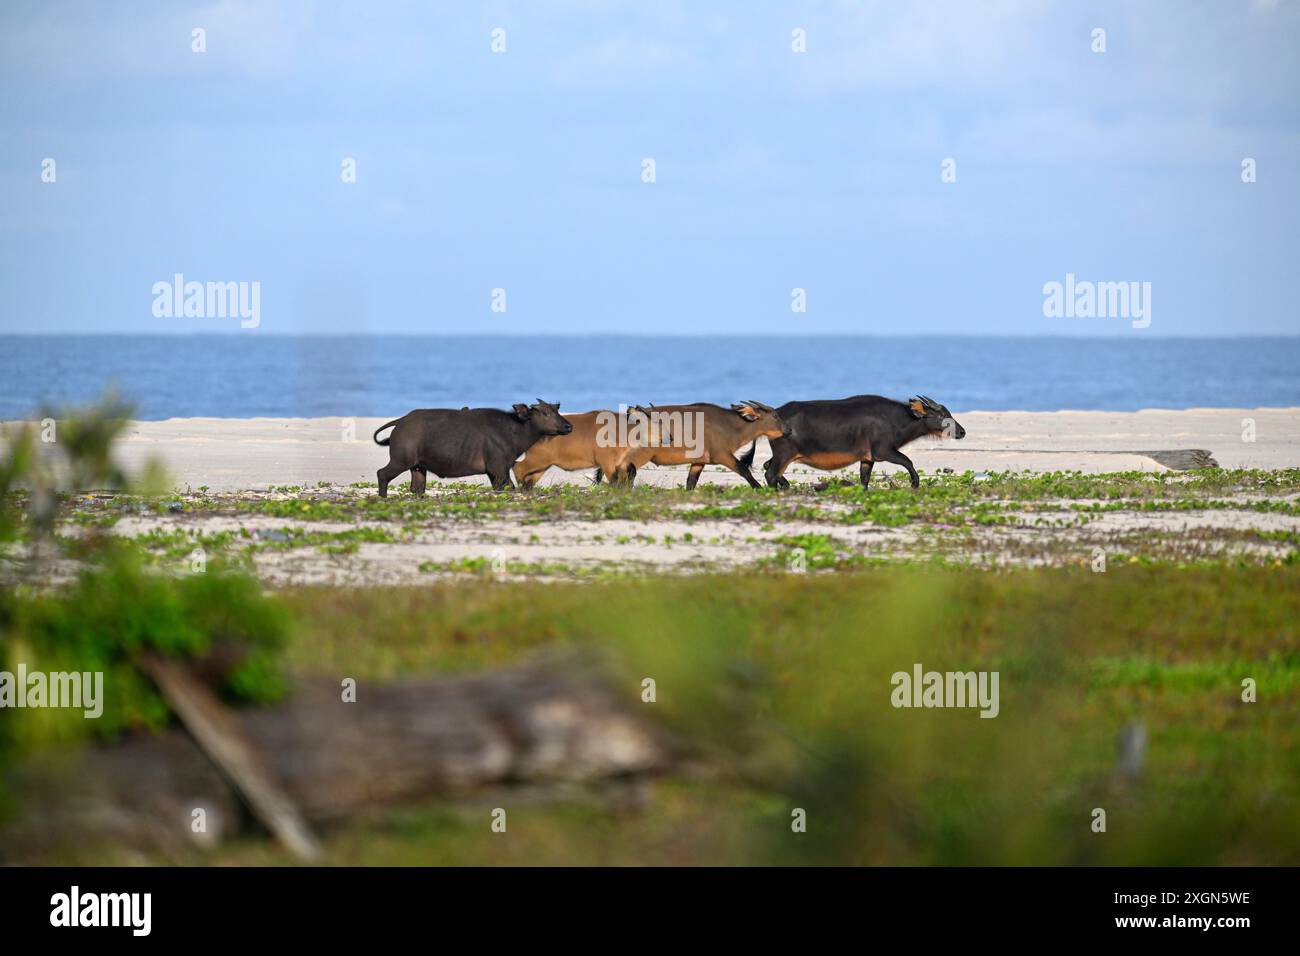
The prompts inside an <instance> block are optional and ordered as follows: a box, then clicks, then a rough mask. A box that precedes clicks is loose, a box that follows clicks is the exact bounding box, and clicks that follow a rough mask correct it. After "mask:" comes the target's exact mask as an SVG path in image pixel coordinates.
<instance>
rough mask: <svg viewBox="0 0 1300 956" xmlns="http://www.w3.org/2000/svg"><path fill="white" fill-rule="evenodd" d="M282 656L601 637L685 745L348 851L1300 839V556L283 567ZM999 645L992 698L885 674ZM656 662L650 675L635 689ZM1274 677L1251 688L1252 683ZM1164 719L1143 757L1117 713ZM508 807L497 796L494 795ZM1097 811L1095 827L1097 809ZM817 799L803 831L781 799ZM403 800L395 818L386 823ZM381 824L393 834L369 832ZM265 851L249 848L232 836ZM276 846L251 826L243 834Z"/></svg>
mask: <svg viewBox="0 0 1300 956" xmlns="http://www.w3.org/2000/svg"><path fill="white" fill-rule="evenodd" d="M279 596H280V598H281V600H283V601H284V602H285V603H286V604H287V605H288V606H289V607H290V608H291V609H292V610H293V611H294V613H295V617H296V618H297V619H298V622H299V623H298V628H297V631H296V634H297V637H296V638H295V640H294V641H293V642H292V644H291V646H290V648H289V651H288V657H289V660H290V661H291V662H293V663H294V664H296V665H297V666H298V667H300V668H303V669H313V670H316V669H324V670H333V669H336V668H344V669H346V672H347V673H349V674H352V675H355V676H357V677H358V678H359V679H364V678H371V679H377V678H381V677H382V678H393V677H399V676H405V675H410V674H414V673H422V672H426V673H427V672H429V671H431V670H465V669H476V668H481V667H491V666H500V665H504V664H507V663H511V662H515V661H519V660H523V659H526V658H528V657H531V656H533V655H536V654H537V653H539V652H545V651H546V650H547V649H559V648H566V649H569V650H572V649H575V648H582V649H587V650H590V651H594V652H597V653H598V654H600V655H601V656H603V658H604V659H605V661H606V663H607V667H608V669H609V673H610V674H611V676H612V678H613V679H614V680H615V681H616V682H617V683H618V685H619V686H621V687H622V688H623V690H624V692H625V693H626V695H627V699H628V701H629V704H630V706H632V707H634V708H642V709H643V711H644V713H645V714H646V715H647V716H649V717H651V718H653V719H655V720H657V721H659V722H660V723H662V724H663V725H664V726H665V727H667V728H669V729H670V730H671V731H672V733H673V734H674V735H675V737H676V739H677V740H678V741H679V742H680V743H681V745H682V746H683V747H684V748H685V750H686V752H687V753H688V754H689V755H690V756H691V757H692V758H693V759H692V762H691V763H692V766H694V767H696V768H703V769H697V770H696V771H694V772H692V773H689V774H687V775H686V776H685V777H682V778H679V779H677V780H675V781H673V782H669V783H664V784H656V785H655V788H654V789H653V791H652V795H651V797H650V803H649V805H648V806H647V807H646V808H645V809H644V810H642V811H640V812H628V811H626V810H623V809H611V808H609V807H605V806H602V805H600V804H599V803H597V804H594V805H593V804H574V803H559V804H556V805H554V806H548V807H545V808H543V807H534V808H530V809H529V810H528V811H527V814H528V819H529V821H530V822H529V823H528V825H527V826H523V825H519V823H518V820H517V817H516V816H515V815H514V814H512V818H511V819H512V823H511V833H512V834H514V837H513V838H512V840H511V841H509V842H510V843H511V846H510V847H504V846H502V845H501V844H500V843H497V844H494V843H493V842H492V840H491V838H490V834H488V835H486V836H480V833H479V831H480V830H482V831H483V833H484V834H487V828H486V827H483V826H481V821H480V819H479V817H478V816H475V815H474V814H473V813H470V814H469V816H468V817H466V816H465V815H464V814H462V813H461V812H460V811H459V810H457V809H456V808H455V807H448V806H445V805H440V804H438V805H432V806H431V807H430V808H428V810H427V811H426V815H424V816H419V815H413V814H412V812H403V813H402V814H398V815H397V817H395V819H400V820H401V821H402V822H401V824H400V828H401V832H402V833H404V834H408V835H409V834H414V836H411V839H412V840H414V841H415V842H414V844H412V845H404V844H403V842H402V840H401V839H399V838H398V837H397V836H396V835H394V834H392V833H389V832H388V831H387V830H385V828H384V825H373V826H372V825H367V826H366V827H365V828H364V829H363V830H362V831H361V832H356V833H349V834H346V835H341V836H340V837H339V843H338V846H337V849H336V851H335V852H336V853H337V855H336V856H334V857H333V859H334V860H335V862H369V863H383V862H412V861H414V860H416V859H417V858H421V859H423V860H424V861H425V862H453V863H491V862H518V863H545V862H559V863H589V862H603V863H636V862H661V863H713V864H716V863H742V864H743V863H771V862H780V863H810V864H811V863H839V864H907V865H913V864H915V865H920V864H945V865H974V864H1050V865H1067V864H1113V865H1129V864H1163V865H1190V864H1206V865H1210V864H1246V863H1263V864H1290V865H1294V864H1296V863H1300V812H1298V811H1300V570H1297V569H1296V568H1295V567H1293V566H1286V567H1282V568H1278V569H1269V570H1265V571H1260V570H1258V569H1237V568H1214V569H1187V570H1182V571H1177V572H1170V571H1168V570H1167V569H1155V568H1147V567H1141V566H1132V567H1124V568H1117V569H1114V570H1111V571H1108V572H1107V573H1104V574H1093V573H1091V572H1088V571H1080V570H1060V569H1035V570H1023V571H1014V572H983V571H979V572H977V571H970V570H961V571H955V570H945V569H926V570H918V569H915V568H894V569H879V570H870V571H862V572H847V573H843V574H837V575H796V574H754V573H741V574H727V575H712V576H700V577H691V578H682V577H672V578H667V577H664V578H653V579H640V580H619V581H610V582H606V583H588V584H567V583H548V582H532V583H514V584H509V585H505V584H496V585H494V584H490V583H475V584H465V583H461V584H450V583H449V584H439V585H433V586H430V587H427V588H420V589H414V588H411V589H405V588H402V589H398V588H394V589H368V590H364V591H362V590H357V591H346V590H331V589H304V590H293V591H286V592H282V593H281V594H280V595H279ZM916 663H920V664H922V665H923V666H924V668H925V669H926V670H938V671H950V670H951V671H969V670H996V671H998V672H999V674H1000V698H1001V701H1000V703H1001V713H1000V714H999V716H998V717H996V718H994V719H982V718H980V717H979V716H978V714H977V712H976V711H975V710H973V709H964V710H959V709H932V710H925V709H896V708H894V707H893V706H892V703H891V700H890V694H891V690H892V685H891V681H890V678H891V675H892V674H893V673H895V672H897V671H910V670H911V669H912V667H913V665H914V664H916ZM644 677H653V678H654V679H655V681H656V684H657V701H656V702H655V703H653V704H642V703H641V702H640V682H641V680H642V679H643V678H644ZM1247 677H1250V678H1253V679H1254V680H1255V681H1256V682H1257V685H1258V695H1259V699H1258V701H1257V702H1256V703H1244V702H1243V701H1242V699H1241V693H1242V687H1241V681H1242V680H1243V679H1244V678H1247ZM1137 724H1140V725H1141V726H1142V727H1143V728H1144V729H1145V731H1146V734H1147V738H1148V743H1147V747H1146V752H1145V758H1144V760H1143V761H1142V762H1143V769H1142V772H1141V774H1140V775H1138V777H1137V778H1136V779H1129V778H1128V777H1127V776H1126V775H1125V774H1124V773H1122V772H1121V770H1120V759H1119V756H1120V748H1119V743H1118V741H1119V738H1120V736H1121V734H1122V733H1123V731H1124V730H1125V728H1127V727H1130V726H1133V725H1137ZM489 799H493V800H496V801H497V803H492V804H490V806H495V805H499V804H500V801H501V800H502V799H505V798H503V797H501V796H500V795H496V796H494V797H492V798H489ZM1097 807H1101V808H1103V809H1105V810H1106V811H1107V818H1108V830H1107V832H1106V833H1094V832H1092V830H1091V823H1092V816H1091V814H1092V811H1093V809H1094V808H1097ZM795 808H803V809H804V810H805V811H806V813H807V820H808V826H807V832H806V833H802V834H797V833H794V832H792V830H791V812H792V810H793V809H795ZM395 825H396V824H395ZM381 847H382V848H383V849H380V848H381ZM248 852H254V851H250V850H244V851H234V852H233V855H232V857H231V858H232V859H239V860H243V859H246V857H245V856H244V855H243V854H244V853H248ZM255 852H256V854H259V855H258V857H257V858H259V859H261V858H262V857H261V856H260V854H261V852H262V851H260V850H259V851H255Z"/></svg>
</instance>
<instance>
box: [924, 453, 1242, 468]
mask: <svg viewBox="0 0 1300 956" xmlns="http://www.w3.org/2000/svg"><path fill="white" fill-rule="evenodd" d="M1001 451H1015V452H1022V453H1025V454H1031V455H1141V456H1142V457H1144V458H1150V459H1152V460H1153V461H1155V462H1156V464H1159V465H1164V466H1165V467H1166V468H1171V469H1173V470H1174V471H1191V470H1192V469H1195V468H1218V467H1219V463H1218V462H1217V461H1215V460H1214V455H1212V454H1211V453H1210V452H1208V451H1206V450H1205V449H1204V448H1169V449H1165V450H1163V451H1160V450H1158V451H1139V450H1134V449H1131V448H1106V449H1102V448H1088V449H1073V448H948V447H945V448H944V452H945V453H955V454H968V455H971V454H988V453H996V452H1001Z"/></svg>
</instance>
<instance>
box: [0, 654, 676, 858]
mask: <svg viewBox="0 0 1300 956" xmlns="http://www.w3.org/2000/svg"><path fill="white" fill-rule="evenodd" d="M355 696H356V699H355V702H346V701H344V699H343V697H344V695H343V694H342V692H341V690H340V686H339V684H338V683H336V682H334V681H330V680H312V681H304V682H302V683H301V684H300V686H299V687H298V688H297V689H296V691H295V693H294V694H293V695H292V697H291V698H290V699H289V700H288V701H286V702H284V703H283V704H280V705H277V706H274V707H265V708H256V709H248V710H240V711H236V712H234V713H235V715H236V716H235V719H236V720H237V721H238V724H239V728H238V729H239V732H240V733H241V734H242V735H243V736H245V737H246V738H247V740H248V742H249V743H250V744H251V745H252V746H253V747H254V748H255V749H256V751H257V752H259V754H260V759H263V760H264V761H265V763H266V766H267V769H268V770H269V771H270V772H271V773H272V774H273V776H274V779H275V780H276V781H277V782H278V784H279V785H281V786H282V787H283V791H284V794H285V796H286V797H287V798H288V799H289V800H290V801H292V805H293V806H295V807H296V808H297V810H298V811H300V812H301V814H302V816H303V817H304V818H305V819H306V820H307V821H310V822H312V823H321V822H328V821H332V820H338V819H340V818H344V817H347V816H349V815H352V814H356V813H361V812H364V811H369V810H374V809H378V808H381V807H383V806H386V805H392V804H396V803H400V802H403V801H410V800H413V799H417V798H421V797H428V796H432V795H439V794H454V793H457V792H464V791H467V790H471V789H473V788H479V787H488V786H497V785H503V784H512V783H530V784H538V783H542V784H544V783H551V782H594V781H599V780H602V779H608V778H626V777H629V776H633V775H640V774H652V773H658V772H663V771H665V770H667V769H669V767H670V766H671V764H672V762H673V756H672V753H671V750H670V748H669V746H668V745H667V744H666V742H665V740H664V739H663V738H662V737H661V736H660V735H659V733H658V732H657V731H656V730H654V729H653V728H652V727H651V725H650V724H649V722H648V721H647V720H646V719H645V718H644V717H643V716H641V715H639V714H637V712H636V708H639V707H645V706H647V705H645V704H642V703H640V701H639V698H638V697H637V696H636V695H635V694H631V693H629V694H628V695H627V697H626V698H625V697H624V696H623V695H621V694H615V692H613V691H612V690H611V689H610V688H609V686H608V685H607V684H605V683H603V682H601V681H600V680H599V679H598V678H597V677H596V676H595V675H594V673H593V672H590V671H580V670H575V669H569V668H566V669H565V671H564V672H561V671H560V670H559V669H557V668H555V667H554V666H551V667H545V668H541V667H531V668H524V669H515V670H509V671H496V672H492V673H489V674H485V675H476V676H467V677H445V678H437V679H430V680H421V681H412V682H405V683H395V684H379V683H375V684H368V683H366V682H364V681H362V682H360V683H359V685H358V686H357V689H356V695H355ZM5 782H6V784H7V785H8V786H10V787H12V788H13V789H14V790H15V791H16V793H17V796H18V807H17V814H16V818H15V819H13V820H12V821H11V822H10V823H9V824H8V825H7V826H6V828H5V830H3V831H0V859H4V860H7V859H9V858H19V857H21V856H22V855H23V854H24V853H25V852H30V851H32V850H33V849H34V848H39V847H43V846H44V847H49V846H51V845H52V844H55V843H58V842H60V841H70V842H72V843H74V844H85V843H88V842H90V841H111V842H113V843H116V844H119V845H124V846H129V847H140V848H146V847H148V848H155V849H164V850H166V849H177V848H180V847H183V846H185V845H186V844H187V843H194V842H197V843H199V844H211V843H214V842H216V841H218V840H219V839H220V838H221V837H222V836H223V835H225V834H228V833H230V832H233V831H234V830H236V829H238V828H239V827H240V826H241V821H242V818H243V817H244V816H245V814H244V811H243V804H242V801H241V800H240V799H239V797H238V796H237V794H236V791H235V789H234V788H232V786H231V784H230V782H229V781H228V779H227V777H226V776H225V775H223V773H221V772H220V771H218V770H217V769H216V767H215V766H214V764H213V762H212V761H211V760H209V759H208V757H207V756H205V755H204V753H203V752H202V750H201V749H200V748H199V747H198V746H196V744H195V742H194V740H193V739H192V738H191V737H190V736H189V735H188V734H187V733H186V732H185V731H184V730H182V729H180V728H172V729H169V730H167V731H165V732H163V733H160V734H134V735H131V736H129V737H127V738H126V739H123V740H121V741H119V742H117V743H115V744H113V745H111V746H98V747H87V748H85V749H83V750H81V751H79V752H77V753H75V754H62V755H59V756H57V757H46V758H44V759H41V760H39V761H29V762H27V763H25V764H23V765H21V766H19V767H16V768H14V769H12V770H10V771H8V772H7V773H6V775H5ZM196 811H202V813H201V817H202V819H203V820H204V828H203V829H202V830H197V831H196V827H195V820H196V819H198V818H199V816H200V815H199V814H196Z"/></svg>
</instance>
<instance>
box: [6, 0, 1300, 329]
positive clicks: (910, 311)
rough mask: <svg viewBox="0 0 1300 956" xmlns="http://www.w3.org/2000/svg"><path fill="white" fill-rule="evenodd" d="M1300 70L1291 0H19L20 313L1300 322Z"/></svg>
mask: <svg viewBox="0 0 1300 956" xmlns="http://www.w3.org/2000/svg"><path fill="white" fill-rule="evenodd" d="M195 27H202V28H203V29H204V30H206V43H207V52H206V53H202V54H197V53H194V52H192V51H191V42H192V41H191V31H192V30H193V29H194V28H195ZM497 27H500V28H503V29H504V30H505V31H506V33H505V38H506V52H504V53H500V54H495V53H493V52H492V50H491V47H490V45H491V40H492V38H491V31H492V30H493V29H494V28H497ZM796 27H798V28H802V29H804V30H806V32H807V52H806V53H802V54H799V53H794V52H792V50H791V31H792V30H793V29H794V28H796ZM1096 27H1101V28H1104V29H1105V31H1106V52H1105V53H1094V52H1093V51H1092V49H1091V46H1092V42H1093V41H1092V38H1091V34H1092V31H1093V29H1094V28H1096ZM1297 91H1300V10H1298V9H1297V4H1296V3H1294V2H1288V0H1277V2H1249V0H1221V2H1219V0H1216V2H1140V3H1136V2H1119V3H1079V2H1074V3H1070V2H1059V3H1054V2H1021V3H998V2H989V3H973V2H953V3H943V2H924V3H922V2H917V3H907V2H902V0H885V2H880V3H847V2H844V3H836V2H826V3H792V2H786V3H776V2H771V3H765V2H744V3H742V2H734V3H726V2H717V3H686V2H672V0H654V2H635V3H620V2H608V3H598V2H576V0H574V2H563V0H555V2H548V3H542V2H531V3H524V2H518V3H494V2H484V3H450V2H449V3H436V2H433V3H431V2H424V3H418V4H395V3H394V4H389V3H373V4H370V3H342V2H337V3H325V2H322V3H307V2H286V3H274V2H268V3H257V2H219V3H201V4H187V3H183V2H168V3H130V4H102V3H86V4H72V3H60V2H57V0H56V2H39V3H24V2H14V0H6V2H5V3H4V4H3V6H0V96H2V99H0V146H2V147H3V148H2V149H0V256H2V258H3V263H4V265H3V269H2V270H0V291H2V292H3V298H2V299H0V302H3V309H2V311H0V332H59V331H71V332H105V333H121V332H137V333H139V332H167V333H173V332H216V331H223V332H229V333H230V334H242V335H267V334H286V333H371V332H403V333H411V332H428V333H444V334H445V333H455V332H473V333H493V332H501V333H622V332H635V333H654V332H659V331H661V332H665V333H692V332H712V333H726V334H735V335H744V334H752V333H795V334H805V333H819V332H820V333H863V334H886V333H888V334H899V333H912V334H933V335H969V334H977V335H1025V334H1027V335H1036V334H1065V335H1132V336H1138V335H1141V336H1153V335H1159V336H1165V335H1237V334H1295V333H1296V332H1297V331H1300V321H1298V320H1300V307H1298V306H1297V296H1296V293H1295V285H1294V284H1295V281H1296V280H1295V278H1294V277H1295V274H1296V272H1297V263H1298V262H1300V255H1297V253H1298V252H1300V249H1298V247H1297V244H1298V241H1300V240H1298V239H1297V236H1298V235H1300V223H1298V222H1297V216H1298V214H1300V183H1298V182H1297V178H1298V176H1300V105H1298V103H1297ZM47 157H49V158H53V159H55V161H56V163H57V167H56V169H57V181H56V182H54V183H52V184H51V183H43V182H42V181H41V170H42V165H41V164H42V160H43V159H45V158H47ZM345 157H352V158H354V159H355V160H356V163H357V181H356V182H355V183H344V182H343V181H342V180H341V177H340V171H341V163H342V161H343V159H344V158H345ZM646 157H650V158H653V159H654V160H655V163H656V175H657V181H656V182H654V183H644V182H642V181H641V161H642V159H643V158H646ZM949 157H951V158H953V159H955V160H956V172H957V179H956V182H952V183H945V182H942V181H941V178H940V171H941V162H942V161H943V160H944V159H945V158H949ZM1244 157H1251V158H1253V159H1255V160H1256V162H1257V170H1258V173H1257V175H1258V181H1257V182H1255V183H1252V184H1244V183H1243V182H1242V181H1241V162H1242V159H1243V158H1244ZM177 272H181V273H183V274H184V275H185V277H186V278H187V279H190V280H198V281H222V282H226V281H249V282H252V281H256V282H259V283H260V284H261V324H260V326H259V327H258V328H257V329H256V330H241V329H240V328H239V323H238V322H237V321H234V320H227V319H193V318H192V319H171V318H157V317H155V316H154V315H153V314H152V311H151V305H152V303H153V296H152V293H151V287H152V285H153V283H155V282H158V281H170V279H171V277H172V276H173V274H174V273H177ZM1066 273H1074V274H1075V275H1076V276H1078V277H1079V278H1080V279H1090V280H1095V281H1146V282H1151V283H1152V303H1151V313H1152V322H1151V325H1150V327H1149V328H1146V329H1131V328H1130V327H1129V324H1128V323H1127V322H1126V321H1123V320H1116V319H1109V320H1108V319H1092V320H1088V319H1060V318H1057V319H1049V318H1046V317H1044V315H1043V308H1042V305H1043V293H1042V287H1043V285H1044V283H1047V282H1051V281H1063V280H1064V278H1065V275H1066ZM796 287H798V288H804V289H806V290H807V312H806V313H803V314H796V313H793V312H792V311H791V308H790V302H791V290H792V289H794V288H796ZM494 288H504V289H505V290H506V294H507V300H506V301H507V310H506V312H505V313H499V312H493V311H491V309H490V303H491V292H492V289H494Z"/></svg>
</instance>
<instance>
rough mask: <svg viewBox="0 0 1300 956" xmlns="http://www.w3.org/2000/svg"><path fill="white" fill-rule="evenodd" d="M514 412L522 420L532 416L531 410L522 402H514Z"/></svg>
mask: <svg viewBox="0 0 1300 956" xmlns="http://www.w3.org/2000/svg"><path fill="white" fill-rule="evenodd" d="M514 413H515V414H516V415H518V416H519V417H520V418H522V419H523V420H524V421H528V419H529V418H531V417H532V414H533V410H532V409H531V408H529V407H528V406H527V405H525V404H524V403H523V402H516V403H515V404H514Z"/></svg>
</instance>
